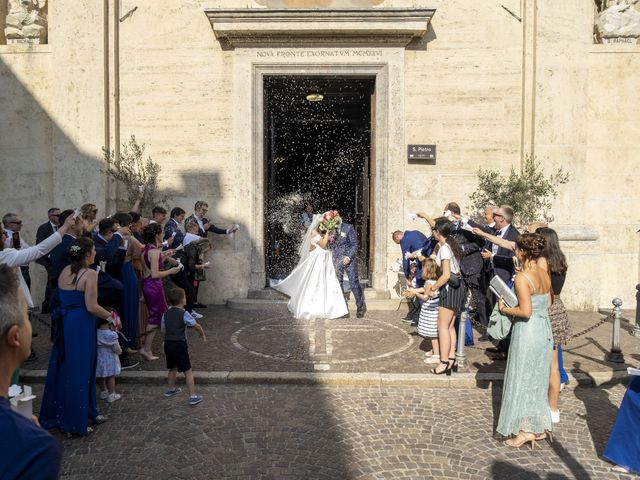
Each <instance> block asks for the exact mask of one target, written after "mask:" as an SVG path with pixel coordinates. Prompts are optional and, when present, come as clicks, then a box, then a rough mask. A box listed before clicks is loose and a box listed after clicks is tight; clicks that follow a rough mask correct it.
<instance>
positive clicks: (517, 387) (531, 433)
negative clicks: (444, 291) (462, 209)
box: [497, 233, 553, 448]
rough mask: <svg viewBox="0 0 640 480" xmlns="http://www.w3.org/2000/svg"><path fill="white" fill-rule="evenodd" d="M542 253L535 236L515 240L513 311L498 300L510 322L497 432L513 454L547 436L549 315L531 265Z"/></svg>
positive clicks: (545, 279) (541, 279) (538, 271)
mask: <svg viewBox="0 0 640 480" xmlns="http://www.w3.org/2000/svg"><path fill="white" fill-rule="evenodd" d="M544 249H545V239H544V237H542V235H540V234H537V233H524V234H522V235H520V236H519V237H518V239H517V240H516V250H515V253H516V255H517V256H518V259H519V260H520V262H521V264H522V270H521V271H520V273H518V274H517V275H516V279H515V290H516V295H517V297H518V306H516V307H513V308H509V307H507V306H506V305H505V304H504V302H503V301H502V299H500V303H499V309H500V312H501V313H502V314H504V315H509V316H513V317H514V321H513V328H512V330H511V346H510V347H509V355H508V357H507V368H506V371H505V375H504V387H503V393H502V405H501V407H500V418H499V420H498V428H497V431H498V433H500V434H502V435H504V436H505V437H512V436H513V437H514V438H510V439H508V440H506V441H505V442H504V443H505V445H506V446H508V447H512V448H519V447H521V446H522V445H523V444H525V443H529V442H530V443H531V448H533V447H534V445H535V442H536V440H541V439H543V438H545V436H546V432H551V430H552V423H551V411H550V409H549V399H548V395H547V393H548V390H549V375H550V372H551V353H552V350H553V335H552V333H551V324H550V322H549V313H548V311H549V310H548V309H549V305H550V302H551V295H550V290H551V279H550V278H549V274H548V273H547V271H546V270H545V269H542V268H539V267H538V266H537V262H536V261H537V259H538V258H540V257H541V256H542V254H543V252H544Z"/></svg>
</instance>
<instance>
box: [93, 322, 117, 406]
mask: <svg viewBox="0 0 640 480" xmlns="http://www.w3.org/2000/svg"><path fill="white" fill-rule="evenodd" d="M110 319H111V318H109V319H108V320H102V321H101V322H100V325H99V326H98V360H97V364H96V379H97V383H98V387H99V388H100V394H99V396H100V399H101V400H105V401H106V402H108V403H112V402H115V401H116V400H120V398H122V397H121V395H120V394H118V393H116V376H117V375H120V358H118V355H120V354H122V349H121V348H120V344H119V343H118V334H117V333H116V332H115V331H114V330H112V329H111V322H110V321H109V320H110Z"/></svg>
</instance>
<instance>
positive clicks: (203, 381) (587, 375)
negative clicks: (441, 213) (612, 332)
mask: <svg viewBox="0 0 640 480" xmlns="http://www.w3.org/2000/svg"><path fill="white" fill-rule="evenodd" d="M193 373H194V376H195V378H196V383H197V384H200V385H222V384H235V385H326V386H352V387H422V388H459V389H467V388H483V389H484V388H489V387H491V386H492V385H500V384H502V382H503V380H504V374H503V373H464V372H462V373H457V374H453V375H452V376H451V377H447V376H444V375H431V374H428V373H425V374H419V373H413V374H411V373H410V374H402V373H401V374H399V373H378V372H365V373H330V372H321V373H318V372H239V371H238V372H228V371H215V372H202V371H195V372H193ZM20 374H21V379H20V382H21V383H26V384H29V383H44V381H45V379H46V378H47V372H46V370H21V372H20ZM181 378H182V377H180V376H179V377H178V380H179V381H183V380H180V379H181ZM569 379H570V385H572V386H576V385H582V386H589V385H590V386H594V387H599V386H601V385H603V384H607V383H626V382H627V381H628V380H629V375H628V374H627V371H626V370H616V371H603V372H600V371H598V372H579V373H575V374H569ZM166 381H167V373H166V372H165V371H164V370H156V371H140V370H123V371H122V374H121V376H120V377H118V382H119V383H126V384H141V385H165V384H166Z"/></svg>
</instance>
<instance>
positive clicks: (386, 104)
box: [234, 50, 404, 291]
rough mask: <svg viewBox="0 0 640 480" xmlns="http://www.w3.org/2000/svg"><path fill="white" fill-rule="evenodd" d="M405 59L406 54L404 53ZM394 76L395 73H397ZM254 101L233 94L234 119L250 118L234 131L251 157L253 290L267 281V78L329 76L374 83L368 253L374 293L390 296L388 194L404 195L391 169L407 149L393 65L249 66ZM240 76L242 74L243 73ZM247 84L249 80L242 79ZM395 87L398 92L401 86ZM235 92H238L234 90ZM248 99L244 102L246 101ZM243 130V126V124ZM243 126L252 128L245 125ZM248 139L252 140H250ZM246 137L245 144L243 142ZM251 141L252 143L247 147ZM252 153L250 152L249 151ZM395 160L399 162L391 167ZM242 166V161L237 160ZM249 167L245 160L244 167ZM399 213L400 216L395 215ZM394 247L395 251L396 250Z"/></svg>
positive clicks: (240, 153) (241, 150) (241, 152)
mask: <svg viewBox="0 0 640 480" xmlns="http://www.w3.org/2000/svg"><path fill="white" fill-rule="evenodd" d="M400 53H401V55H399V56H400V57H401V58H403V56H404V51H403V50H400ZM394 70H395V69H394ZM250 72H251V73H250V78H251V95H250V96H249V95H246V94H245V95H244V96H243V95H242V94H241V93H240V91H236V93H234V102H235V105H236V106H238V107H239V108H237V109H236V116H237V118H239V119H243V118H245V119H246V118H250V119H251V125H250V128H244V127H243V126H240V125H239V126H238V127H237V129H235V133H236V135H234V137H236V139H237V140H238V142H237V143H236V145H238V149H237V152H236V153H237V155H238V156H239V157H240V156H244V155H245V154H246V153H249V152H250V159H251V161H250V165H247V166H248V167H249V169H250V172H251V174H250V184H251V192H248V193H249V197H248V198H250V204H251V206H250V211H251V213H252V214H251V219H250V230H251V232H250V236H251V238H252V246H251V279H250V282H249V289H250V290H261V289H262V288H264V285H265V280H266V269H265V250H264V245H265V241H264V240H265V239H264V232H265V225H264V214H265V199H266V197H265V195H266V188H265V177H264V175H265V172H264V117H263V113H264V92H263V85H264V77H265V76H270V75H284V76H295V75H301V76H307V77H308V76H313V75H330V76H334V75H335V76H340V77H349V76H353V77H373V78H375V89H376V96H375V102H376V105H375V111H376V118H375V124H376V125H375V137H374V139H373V141H374V142H375V149H374V151H375V159H374V161H373V162H372V164H373V165H374V166H375V173H374V175H373V178H374V182H375V183H374V188H373V190H374V199H373V202H372V203H373V205H374V206H375V207H374V209H373V212H372V213H373V216H374V220H373V225H374V230H373V231H372V232H371V234H372V235H373V238H374V245H375V247H374V249H373V250H372V251H371V252H370V255H371V257H372V260H373V262H372V263H373V270H372V272H371V278H372V286H373V288H374V289H375V290H379V291H387V290H388V279H387V276H388V275H387V270H388V268H387V265H388V249H389V244H388V241H389V238H390V234H389V229H388V225H389V219H388V211H389V210H390V208H388V205H389V192H394V191H395V192H399V191H401V190H402V181H403V180H402V178H401V176H399V175H392V176H390V175H389V166H390V163H394V164H395V163H397V160H398V159H399V158H401V157H402V148H401V146H402V145H403V144H404V121H403V118H402V114H401V113H402V108H401V107H402V104H403V96H404V89H403V88H402V89H401V88H395V90H393V91H391V90H390V85H389V78H390V65H389V63H388V62H380V63H377V62H376V63H345V64H315V63H299V64H291V63H261V62H256V63H251V65H250ZM239 75H240V76H242V74H240V73H239ZM244 78H246V77H244ZM394 83H396V87H397V86H398V85H397V84H398V82H397V81H396V82H394ZM234 90H236V89H235V88H234ZM243 97H244V98H243ZM391 105H393V106H394V112H393V114H390V111H389V110H390V106H391ZM242 123H243V124H244V123H245V122H242ZM245 126H248V125H246V124H245ZM390 132H393V134H392V137H393V139H394V140H393V142H392V144H391V145H390V144H389V133H390ZM248 134H249V135H250V137H249V138H247V136H248ZM242 137H244V140H243V139H242ZM247 140H249V142H247ZM247 147H248V148H247ZM390 158H393V159H394V160H395V161H393V162H390V161H389V159H390ZM239 160H240V159H239ZM243 163H245V165H246V157H245V161H244V162H243ZM396 211H398V210H396ZM394 246H395V245H394Z"/></svg>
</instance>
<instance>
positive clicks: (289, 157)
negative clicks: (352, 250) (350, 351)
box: [263, 75, 376, 285]
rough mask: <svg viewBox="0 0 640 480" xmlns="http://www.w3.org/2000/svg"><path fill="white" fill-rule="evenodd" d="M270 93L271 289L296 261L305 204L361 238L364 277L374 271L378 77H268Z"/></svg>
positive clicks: (267, 174) (268, 206)
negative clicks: (330, 213) (336, 215)
mask: <svg viewBox="0 0 640 480" xmlns="http://www.w3.org/2000/svg"><path fill="white" fill-rule="evenodd" d="M263 82H264V83H263V92H264V99H263V100H264V103H263V105H264V117H263V118H264V130H263V132H264V139H263V146H264V162H265V163H264V173H265V185H264V191H265V193H266V196H265V223H264V225H265V232H264V233H265V235H264V239H265V245H264V247H265V249H264V251H265V257H266V258H265V266H266V271H267V272H266V273H267V279H268V281H267V283H269V281H271V280H275V279H280V278H284V277H285V276H286V275H288V274H289V273H290V272H291V270H292V269H293V268H294V267H295V265H296V263H297V261H298V255H297V250H298V246H299V244H300V240H301V238H302V236H303V232H304V231H305V230H306V227H305V215H304V213H305V206H306V205H310V207H309V210H311V211H312V212H313V213H321V212H324V211H327V210H338V211H339V212H340V215H341V216H342V217H343V219H344V221H346V222H349V223H351V224H352V225H353V226H354V228H355V230H356V234H357V236H358V258H357V261H358V271H359V275H360V279H361V282H362V283H363V284H364V285H367V284H369V282H370V275H371V272H372V271H373V265H372V257H373V255H372V252H373V251H374V249H373V234H372V233H373V231H374V228H373V227H374V226H373V218H374V217H373V207H372V200H373V198H374V196H373V185H374V181H373V180H374V179H373V172H375V168H374V165H373V159H375V154H374V148H375V142H374V141H373V139H374V138H375V132H374V125H375V104H376V102H375V77H374V76H351V75H349V76H339V75H335V76H326V75H315V76H302V75H266V76H264V77H263Z"/></svg>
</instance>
